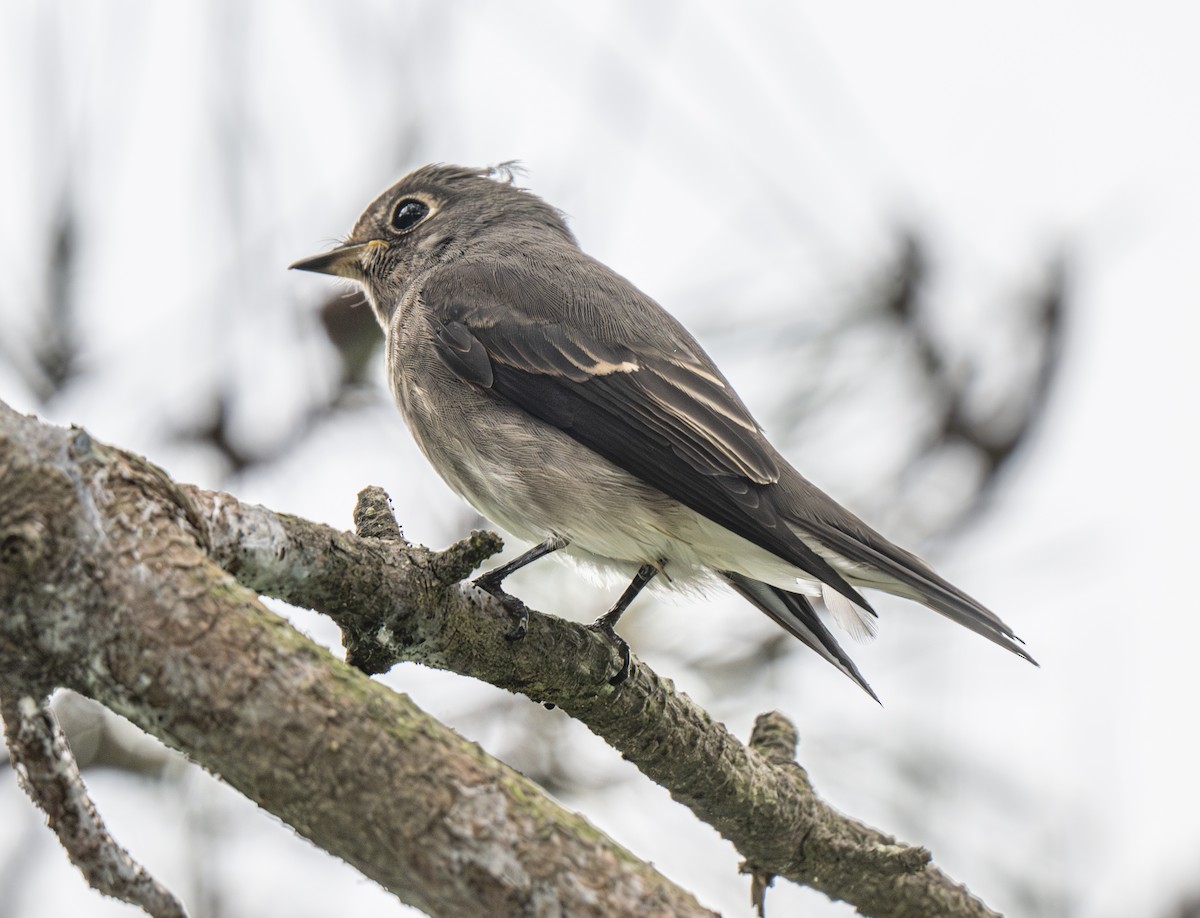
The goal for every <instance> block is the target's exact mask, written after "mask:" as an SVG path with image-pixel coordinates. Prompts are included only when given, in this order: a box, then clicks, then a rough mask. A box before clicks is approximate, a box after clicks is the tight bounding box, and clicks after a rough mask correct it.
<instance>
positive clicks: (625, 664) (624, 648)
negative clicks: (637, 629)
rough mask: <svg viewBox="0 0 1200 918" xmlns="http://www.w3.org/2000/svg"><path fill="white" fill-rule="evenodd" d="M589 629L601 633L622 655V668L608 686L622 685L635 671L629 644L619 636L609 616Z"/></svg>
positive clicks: (595, 622)
mask: <svg viewBox="0 0 1200 918" xmlns="http://www.w3.org/2000/svg"><path fill="white" fill-rule="evenodd" d="M588 629H589V630H591V631H598V632H600V633H601V634H602V635H604V637H605V638H607V639H608V642H609V643H610V644H612V645H613V647H615V648H617V653H619V654H620V655H621V668H620V669H619V670H618V671H617V674H616V675H615V676H613V677H612V678H611V679H609V680H608V684H609V685H612V686H617V685H620V684H621V683H622V682H624V681H625V680H626V679H628V678H629V673H630V672H631V671H632V670H633V656H632V654H631V653H630V650H629V642H628V641H626V640H625V638H623V637H621V635H619V634H617V629H616V628H614V627H613V626H612V622H611V621H610V620H609V616H608V615H602V616H600V617H599V618H598V619H596V620H595V621H594V622H592V623H591V624H590V625H588Z"/></svg>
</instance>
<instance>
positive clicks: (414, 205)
mask: <svg viewBox="0 0 1200 918" xmlns="http://www.w3.org/2000/svg"><path fill="white" fill-rule="evenodd" d="M428 213H429V205H428V204H426V203H425V202H424V201H418V200H417V199H416V198H405V199H404V200H403V201H401V202H400V203H399V204H397V205H396V209H395V210H394V211H393V212H392V229H394V230H396V231H397V232H400V233H402V232H404V231H405V230H408V229H412V228H413V227H414V226H416V225H417V224H418V223H420V222H421V221H422V220H424V219H425V215H426V214H428Z"/></svg>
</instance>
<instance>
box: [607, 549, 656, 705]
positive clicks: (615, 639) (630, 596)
mask: <svg viewBox="0 0 1200 918" xmlns="http://www.w3.org/2000/svg"><path fill="white" fill-rule="evenodd" d="M666 563H667V562H666V561H665V560H663V561H659V562H658V564H643V565H642V566H641V567H640V568H638V572H637V573H636V574H634V576H633V582H632V583H630V584H629V586H627V587H626V588H625V592H624V593H622V594H621V598H620V599H618V600H617V601H616V603H614V604H613V607H612V608H611V609H609V610H608V611H607V612H605V613H604V614H603V615H601V616H600V617H599V618H598V619H596V620H595V621H594V622H592V623H591V624H590V625H588V627H589V628H591V629H592V630H593V631H599V632H600V633H601V634H603V635H604V636H605V637H606V638H608V639H609V641H610V642H611V643H612V645H613V646H614V647H616V648H617V650H618V651H619V652H620V654H621V669H620V671H619V672H618V673H617V674H616V675H615V676H613V677H612V678H611V679H609V680H608V684H609V685H620V684H621V683H622V682H624V681H625V680H626V679H628V678H629V670H630V666H631V665H632V660H631V658H630V652H629V644H628V643H627V642H626V640H625V639H624V638H623V637H621V635H619V634H617V622H619V621H620V620H621V616H622V615H624V614H625V610H626V609H628V608H629V604H630V603H631V602H633V600H634V598H635V597H636V596H637V594H638V593H640V592H642V589H643V588H644V587H645V586H646V584H648V583H649V582H650V581H651V580H653V579H654V575H655V574H657V573H659V572H660V571H662V569H663V565H665V564H666Z"/></svg>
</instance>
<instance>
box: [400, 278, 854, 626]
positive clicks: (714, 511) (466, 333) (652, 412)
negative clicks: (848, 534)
mask: <svg viewBox="0 0 1200 918" xmlns="http://www.w3.org/2000/svg"><path fill="white" fill-rule="evenodd" d="M573 272H574V273H575V274H578V275H579V276H573ZM547 274H549V272H538V271H526V270H522V269H521V268H519V267H513V266H510V265H507V264H500V265H496V264H495V263H493V264H490V265H481V264H478V263H476V264H472V263H465V264H459V265H456V266H451V267H449V268H446V269H443V270H442V271H440V272H438V273H437V274H435V275H434V276H433V277H431V278H430V279H429V280H428V281H427V283H426V285H425V286H424V288H423V291H422V299H423V303H424V306H425V314H426V315H427V316H428V321H429V322H430V323H431V333H432V336H433V339H434V341H435V343H436V347H437V350H438V353H439V355H440V356H441V357H442V359H443V361H444V362H445V363H446V365H447V366H448V367H449V368H450V369H451V370H453V371H454V372H455V373H457V374H458V375H459V376H461V377H462V378H463V379H465V380H467V381H469V382H471V383H473V384H475V385H477V386H480V387H481V388H484V389H489V390H490V391H492V392H494V393H495V394H496V395H498V396H499V397H501V398H504V399H506V400H507V401H509V402H511V403H512V404H514V405H517V406H518V407H520V408H521V409H522V410H524V411H526V412H528V413H529V414H531V415H533V416H534V417H537V418H538V419H539V420H541V421H544V422H545V423H547V424H551V425H553V426H554V427H557V428H558V429H559V430H562V431H563V432H564V433H566V434H568V435H569V436H571V437H573V438H574V439H576V440H577V441H579V442H580V443H582V444H583V445H584V446H587V447H588V448H589V449H591V450H593V451H594V452H596V453H597V454H599V455H601V456H603V457H604V458H605V459H607V460H609V461H610V462H612V463H613V464H614V465H616V466H618V467H620V468H622V469H624V470H625V471H627V472H629V473H631V474H633V475H635V476H637V477H638V478H640V479H641V480H642V481H645V482H646V483H647V484H650V485H652V486H653V487H655V488H657V489H658V490H660V491H662V492H663V493H665V494H667V495H669V496H670V497H673V498H674V499H675V500H677V501H679V502H680V503H682V504H684V505H686V506H688V507H690V508H691V509H693V510H695V511H696V512H697V513H700V514H702V515H704V516H706V517H708V518H709V519H711V520H713V521H715V522H717V523H719V524H721V525H722V526H724V527H725V528H727V529H729V530H730V531H732V532H735V533H737V534H738V535H740V536H742V537H743V538H745V539H747V540H748V541H750V542H753V543H754V544H756V545H759V546H760V547H762V548H764V549H766V550H767V551H770V552H772V553H773V554H775V555H777V556H779V557H780V558H783V559H784V560H786V561H788V562H789V563H791V564H793V565H795V566H796V567H798V568H800V569H801V570H803V571H805V572H806V573H808V574H809V575H811V576H813V577H815V578H816V579H818V580H820V581H822V582H824V583H826V584H828V585H829V586H830V587H832V588H833V589H834V590H836V591H837V592H838V593H840V594H842V595H843V596H845V597H846V598H847V599H849V600H851V601H852V602H854V603H856V604H858V605H859V606H861V607H863V608H864V609H870V606H869V605H868V603H867V601H866V600H865V599H863V597H862V596H861V595H860V594H859V593H858V591H857V590H855V589H854V587H852V586H851V585H850V584H849V583H847V582H846V580H845V579H844V578H843V577H842V576H841V575H840V574H839V573H838V572H837V571H836V570H834V568H833V567H831V566H830V564H829V563H828V562H827V561H826V560H825V559H824V558H822V557H821V556H820V555H818V554H817V553H816V552H815V551H814V550H813V549H812V548H810V547H809V546H808V545H807V544H805V542H803V541H802V540H801V539H800V538H799V537H798V536H796V534H795V533H794V532H793V530H792V529H791V528H790V527H789V526H788V525H787V523H786V522H785V521H784V520H783V519H782V518H781V517H780V515H779V513H778V511H777V508H776V506H775V503H774V501H773V499H772V493H771V492H772V488H773V486H774V485H775V483H776V482H777V481H778V480H779V476H780V467H781V466H780V463H781V460H779V459H778V458H777V456H776V453H775V451H774V449H772V447H771V446H770V444H769V443H768V442H767V440H766V438H765V437H764V436H763V434H762V432H761V431H760V430H759V428H758V425H757V424H756V423H755V421H754V419H753V418H752V417H751V416H750V414H749V412H748V411H747V410H746V407H745V405H743V404H742V402H741V400H740V399H739V398H738V397H737V395H736V394H735V393H734V392H733V389H732V388H731V387H730V385H729V383H728V382H727V381H726V380H725V378H724V377H723V376H722V375H721V373H720V372H719V371H718V370H717V369H716V367H715V366H714V365H713V363H712V361H711V360H710V359H709V358H708V356H707V355H706V354H705V353H704V351H703V350H702V349H701V348H700V346H699V345H698V344H697V343H696V342H695V341H694V340H693V339H692V338H691V336H690V335H688V334H687V332H686V331H685V330H684V329H683V328H682V326H680V325H679V324H678V323H677V322H675V320H674V319H672V318H671V317H670V316H669V315H667V313H665V312H663V311H662V310H661V308H660V307H658V306H657V304H655V303H654V302H653V301H652V300H650V299H649V298H648V297H646V296H645V295H644V294H642V293H641V292H640V291H638V290H637V289H636V288H635V287H633V286H632V285H631V284H629V283H628V282H627V281H624V280H623V279H621V278H620V277H618V276H617V275H615V274H613V273H612V272H610V271H608V269H606V268H604V267H603V266H602V265H600V264H599V263H598V262H594V261H591V260H584V261H582V262H581V263H579V266H568V267H564V268H563V269H562V271H560V272H559V273H557V274H554V275H552V277H553V279H552V280H547ZM579 291H585V292H586V293H585V294H580V293H579ZM585 295H586V297H587V299H584V298H583V296H585ZM605 296H607V297H620V298H621V306H622V307H623V308H622V309H621V310H620V311H619V312H618V311H617V309H616V307H615V306H614V303H613V302H611V301H607V302H605V301H602V300H599V301H598V298H603V297H605Z"/></svg>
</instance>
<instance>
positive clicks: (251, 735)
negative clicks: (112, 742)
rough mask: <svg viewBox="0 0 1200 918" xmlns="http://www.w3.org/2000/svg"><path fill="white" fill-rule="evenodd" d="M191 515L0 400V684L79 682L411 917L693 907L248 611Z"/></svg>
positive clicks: (596, 835)
mask: <svg viewBox="0 0 1200 918" xmlns="http://www.w3.org/2000/svg"><path fill="white" fill-rule="evenodd" d="M198 525H199V521H198V519H197V518H196V516H195V508H194V507H193V506H192V505H191V504H190V503H189V501H188V500H187V499H186V497H185V496H184V495H183V493H182V492H181V491H180V490H179V488H177V487H176V486H175V485H174V484H173V483H172V482H171V481H169V479H167V477H166V476H165V475H164V474H163V473H162V472H161V471H160V470H158V469H156V468H154V467H153V466H151V465H149V464H148V463H146V462H145V460H143V459H140V458H138V457H136V456H132V455H130V454H127V453H122V452H120V451H117V450H113V449H110V448H108V447H105V446H102V445H100V444H97V443H95V442H93V441H92V440H91V438H89V437H88V436H87V434H86V433H84V432H83V431H80V430H64V429H61V428H53V427H49V426H47V425H42V424H39V423H38V422H37V421H36V420H34V419H32V418H26V417H22V416H20V415H18V414H16V413H15V412H13V411H12V410H11V409H9V408H8V407H7V406H5V405H3V404H2V403H0V671H2V672H4V674H5V682H4V688H3V691H4V695H5V699H6V701H7V699H8V698H9V696H10V695H11V696H12V697H13V699H14V700H15V699H16V698H18V697H20V696H21V695H24V694H30V695H34V696H35V697H39V696H40V693H39V692H35V691H27V690H25V689H24V688H23V686H26V685H28V686H38V687H44V686H47V685H56V686H63V687H67V688H71V689H74V690H75V691H77V692H80V693H81V694H85V695H88V696H90V697H92V698H94V699H96V700H97V701H100V702H101V703H103V704H105V705H106V706H108V707H110V708H112V709H113V710H115V711H117V712H118V713H120V714H123V715H124V716H126V717H127V718H129V719H130V720H132V721H133V722H134V723H136V724H138V725H139V726H140V727H142V728H143V729H145V730H147V731H148V732H150V733H153V734H154V735H155V736H158V737H159V738H160V739H162V740H163V741H164V742H166V743H167V744H169V745H171V746H173V747H175V748H177V749H179V750H181V751H183V752H185V753H186V754H187V755H188V756H189V757H191V758H192V759H193V760H194V761H197V762H199V763H200V764H202V765H204V766H205V767H206V768H208V769H209V770H211V771H213V772H214V773H216V774H219V775H220V776H221V778H222V779H223V780H224V781H226V782H227V783H229V784H230V785H232V786H234V787H236V788H237V789H239V790H240V791H241V792H242V793H244V794H246V796H248V797H250V798H251V799H252V800H254V801H256V802H257V803H259V804H260V805H261V806H262V807H264V808H265V809H267V810H268V811H270V812H271V813H274V814H275V815H277V816H278V817H279V818H281V819H283V820H284V821H286V822H287V823H289V824H290V825H292V826H293V827H294V828H295V829H296V830H297V831H298V832H300V833H301V834H303V835H305V836H306V837H308V838H310V839H311V840H313V841H314V842H315V843H316V844H318V845H319V846H321V847H322V848H324V849H325V850H327V851H329V852H330V853H332V854H335V855H336V856H338V857H341V858H342V859H344V860H346V861H347V862H349V863H350V864H352V865H353V866H355V867H356V868H357V869H359V870H360V871H361V872H362V873H364V874H365V875H366V876H368V877H371V878H372V879H374V880H376V881H377V882H379V883H380V884H381V885H383V886H384V887H386V888H387V889H389V890H391V891H392V892H394V893H395V894H396V895H397V896H399V897H400V898H401V899H402V900H404V901H405V902H408V903H410V904H412V905H415V906H417V907H418V908H421V909H423V910H425V911H427V912H429V913H431V914H437V915H451V916H453V915H462V916H477V915H479V914H481V913H482V914H494V915H523V914H531V913H535V912H537V911H538V910H539V909H542V908H543V906H545V905H547V904H548V903H549V904H553V905H554V906H555V907H556V908H558V909H559V910H561V912H562V913H564V914H571V915H594V916H602V915H604V916H606V915H613V914H647V915H660V916H673V915H701V914H711V913H710V912H708V911H707V910H705V909H702V908H701V907H700V906H699V905H698V904H697V903H696V901H695V899H694V898H693V897H691V896H690V895H689V894H688V893H686V892H684V891H683V890H681V889H679V888H678V887H676V886H674V885H672V884H671V883H669V882H668V881H667V880H665V879H664V878H663V877H662V876H661V875H659V874H658V873H657V872H656V871H654V870H653V868H651V867H649V866H648V865H646V864H644V863H642V862H640V861H638V860H637V859H636V858H634V857H633V856H632V855H630V854H629V853H628V852H627V851H625V850H623V849H622V848H620V847H619V846H618V845H616V844H615V843H614V842H612V841H611V840H610V839H608V838H606V837H605V836H604V835H602V834H601V833H600V832H598V831H597V830H596V829H595V828H593V827H592V826H590V825H589V824H588V823H587V822H586V821H585V820H583V819H582V818H581V817H579V816H577V815H575V814H573V813H570V812H568V811H566V810H564V809H562V808H561V807H559V806H557V805H556V804H554V803H553V802H552V801H551V800H549V798H547V797H546V795H545V794H544V793H543V792H542V791H541V790H540V789H539V788H538V787H537V786H536V785H534V784H532V783H531V782H530V781H528V780H527V779H526V778H524V777H523V776H521V775H520V774H518V773H516V772H515V771H513V770H512V769H510V768H508V767H507V766H505V765H504V764H503V763H502V762H499V761H497V760H495V759H493V758H491V757H490V756H488V755H486V754H485V753H483V752H482V751H481V750H480V749H479V748H478V747H477V746H476V745H474V744H473V743H469V742H467V741H466V740H464V739H463V738H462V737H460V736H458V735H457V734H456V733H454V732H453V731H452V730H450V729H448V728H447V727H445V726H443V725H442V724H440V723H438V722H437V721H435V720H433V719H432V718H430V717H428V716H427V715H425V714H424V713H423V712H421V711H420V710H419V709H417V707H416V706H415V705H414V704H413V703H412V702H411V701H410V700H409V699H408V698H406V697H404V696H402V695H399V694H397V693H395V692H393V691H391V690H390V689H388V688H387V687H385V686H383V685H380V684H379V683H376V682H373V681H371V680H370V679H368V678H366V677H365V676H364V675H363V674H362V673H360V672H358V671H357V670H354V669H352V668H350V667H348V666H346V665H345V664H344V663H341V662H340V661H338V660H335V659H334V658H333V657H332V656H330V654H329V653H328V652H327V651H325V650H324V649H322V648H320V647H317V646H316V645H314V644H313V643H312V642H311V641H309V640H307V639H306V638H304V637H303V636H302V635H300V634H299V633H297V632H296V631H295V630H294V629H292V628H291V627H290V626H289V625H288V624H287V623H286V622H284V621H283V620H282V619H280V618H279V617H278V616H276V615H274V614H272V613H271V612H269V611H268V610H267V609H265V608H264V607H263V606H262V604H261V603H260V602H259V600H258V598H257V596H255V595H254V594H253V593H252V592H250V591H249V590H247V589H246V588H245V587H242V586H240V585H239V584H238V583H237V582H236V581H235V580H233V578H232V577H230V576H229V574H227V573H226V572H224V571H222V570H221V569H220V568H219V567H217V566H216V565H215V564H214V563H213V562H212V561H211V560H210V559H209V557H208V556H207V554H206V553H205V551H204V549H203V548H202V544H203V540H202V539H201V538H198V536H199V535H201V533H202V531H203V530H202V529H197V528H196V527H197V526H198ZM243 536H244V538H245V539H246V540H247V542H253V541H254V540H256V539H259V540H262V539H264V534H263V533H261V532H255V531H246V532H244V533H243ZM14 692H15V693H16V694H14Z"/></svg>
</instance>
